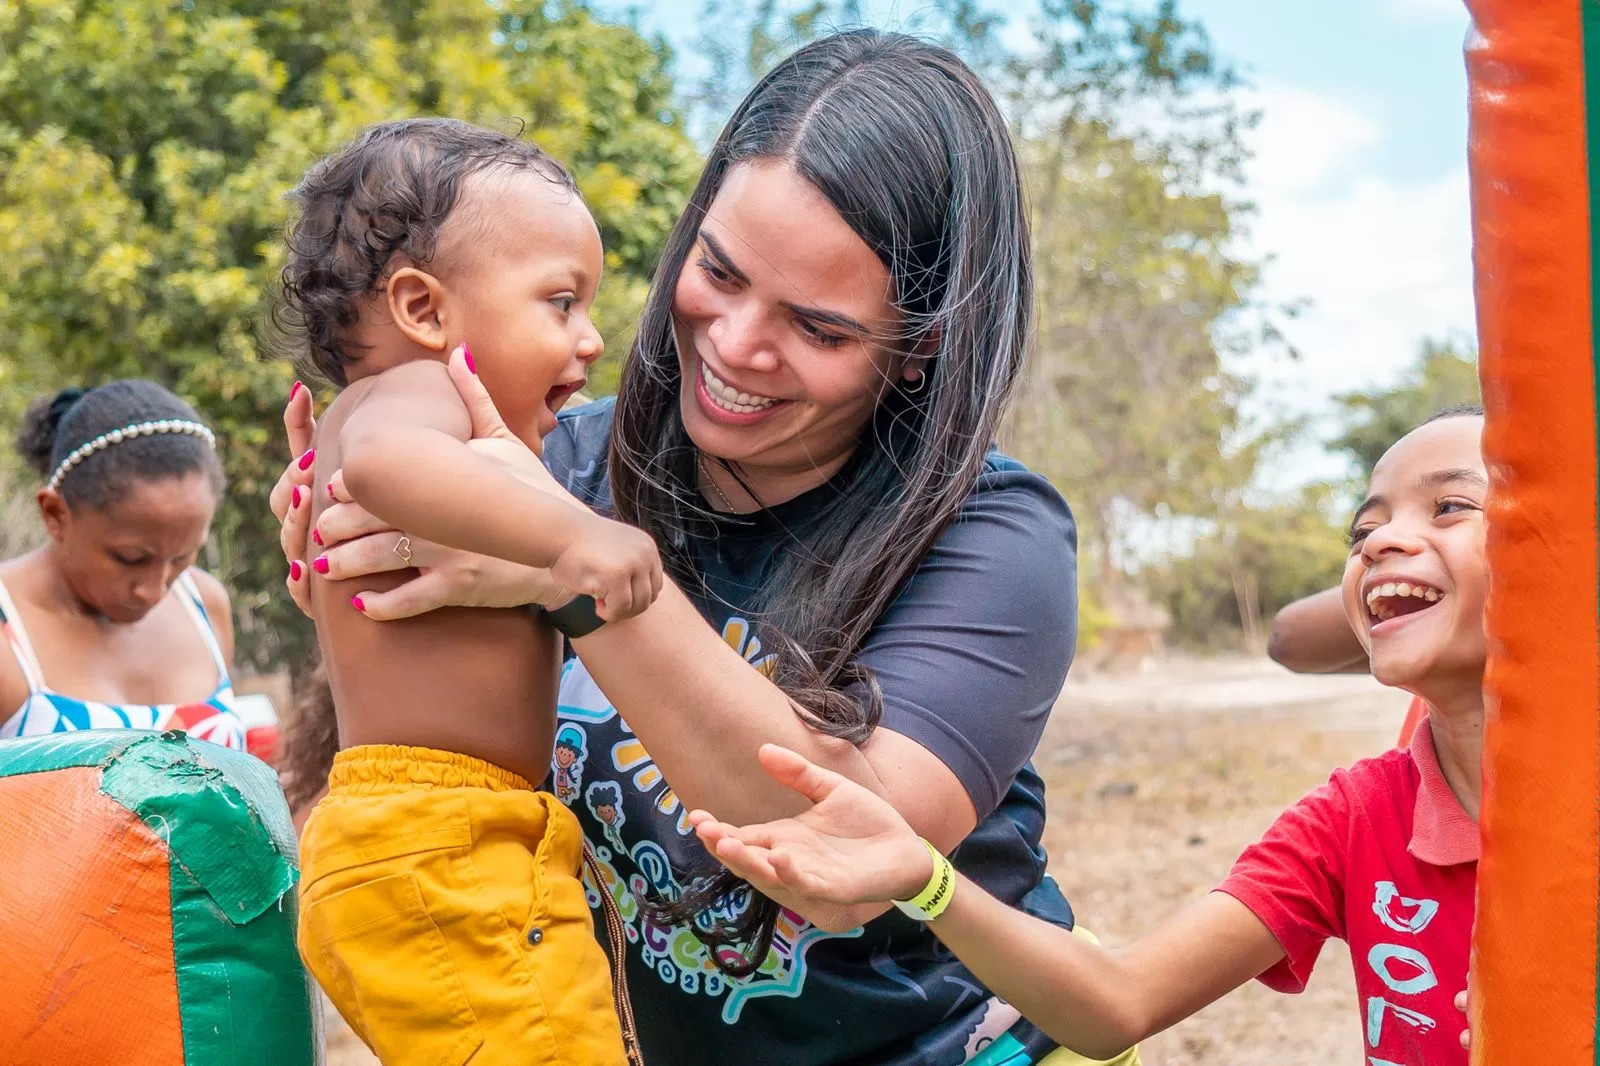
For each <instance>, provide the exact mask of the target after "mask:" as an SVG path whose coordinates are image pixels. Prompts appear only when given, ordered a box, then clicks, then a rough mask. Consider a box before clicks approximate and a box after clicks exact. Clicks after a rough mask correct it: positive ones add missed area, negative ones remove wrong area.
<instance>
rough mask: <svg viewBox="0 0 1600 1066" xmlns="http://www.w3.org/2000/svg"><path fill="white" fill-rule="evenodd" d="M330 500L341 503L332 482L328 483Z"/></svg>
mask: <svg viewBox="0 0 1600 1066" xmlns="http://www.w3.org/2000/svg"><path fill="white" fill-rule="evenodd" d="M328 499H330V500H332V501H333V502H334V503H338V502H339V497H338V496H336V495H334V492H333V482H331V481H330V482H328Z"/></svg>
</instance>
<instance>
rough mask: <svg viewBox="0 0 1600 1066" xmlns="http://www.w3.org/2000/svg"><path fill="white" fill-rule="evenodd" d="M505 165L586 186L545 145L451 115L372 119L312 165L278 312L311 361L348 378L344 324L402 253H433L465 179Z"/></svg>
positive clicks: (325, 372) (298, 192)
mask: <svg viewBox="0 0 1600 1066" xmlns="http://www.w3.org/2000/svg"><path fill="white" fill-rule="evenodd" d="M497 169H498V170H508V171H517V170H524V171H529V172H531V173H534V174H537V175H539V176H540V177H543V178H545V179H546V180H548V181H550V182H552V183H554V184H556V185H559V186H562V187H563V188H566V189H568V190H570V191H571V192H572V194H573V195H575V196H576V195H578V186H577V183H576V182H574V181H573V179H572V175H571V174H570V173H569V172H568V171H567V169H566V167H564V166H562V165H561V164H560V163H558V162H557V161H556V160H555V159H554V158H552V157H551V156H550V155H549V154H548V153H546V152H545V151H544V149H542V148H540V147H539V146H538V145H536V144H533V143H532V142H530V141H525V140H523V139H521V138H520V137H514V136H511V135H509V134H505V133H500V132H498V131H496V130H490V129H484V128H483V127H482V126H474V125H472V124H470V123H467V122H460V121H458V120H456V119H448V118H416V119H406V120H404V121H400V122H384V123H380V124H378V125H376V126H371V127H368V128H367V129H366V130H365V131H364V132H363V133H362V134H361V135H360V136H359V137H357V138H356V139H355V140H354V141H352V142H351V143H350V144H348V145H346V146H345V147H344V148H342V149H340V150H339V152H338V153H336V154H335V155H332V156H329V157H328V158H327V159H324V160H322V161H321V162H320V163H318V164H317V165H316V166H314V167H312V168H311V170H310V171H309V172H307V174H306V176H305V178H304V179H303V180H302V181H301V182H300V184H299V185H298V186H296V187H295V188H294V190H293V191H292V192H291V193H290V194H289V197H290V199H291V200H292V201H293V202H294V203H295V204H296V205H297V206H298V208H299V211H300V217H299V220H298V221H296V222H295V224H294V226H293V227H292V228H291V229H290V231H289V260H288V262H287V263H286V264H285V265H284V268H283V284H282V292H281V299H280V301H279V303H278V306H277V308H276V310H275V311H274V313H273V318H274V321H275V322H276V325H277V327H278V330H279V332H280V333H281V334H282V336H283V338H284V340H285V341H286V342H287V343H288V345H289V346H290V347H291V349H292V351H293V353H294V356H295V358H296V361H297V362H299V363H301V364H302V365H303V368H304V369H305V370H306V371H308V372H311V373H315V374H319V375H320V376H322V377H324V378H326V379H327V380H328V381H330V382H332V383H333V384H334V385H337V386H340V387H343V386H344V385H345V384H347V383H348V379H347V377H346V374H345V368H346V364H347V363H348V362H349V361H350V360H352V359H355V358H357V355H356V354H355V353H352V352H351V351H350V348H351V347H353V344H352V342H351V341H350V340H349V339H348V338H347V337H346V336H345V333H346V331H347V330H348V329H349V328H350V327H351V326H353V325H355V323H356V321H357V320H358V318H359V317H360V307H361V301H362V300H363V299H364V298H365V297H366V296H368V295H369V294H371V293H374V292H376V291H378V290H379V289H381V288H382V286H383V284H384V282H385V280H386V278H387V275H388V271H389V264H390V262H391V261H392V260H393V259H394V257H395V256H396V255H404V256H405V257H406V258H407V259H409V260H411V261H412V262H414V263H417V264H418V265H421V264H426V263H428V262H430V261H431V260H432V259H433V257H434V256H435V255H436V254H437V253H438V250H439V234H440V232H441V231H442V230H443V228H444V225H445V223H446V221H448V220H449V218H450V216H451V214H452V213H453V212H454V211H455V209H456V208H457V206H459V204H460V201H461V188H462V185H463V184H464V182H465V181H466V180H467V179H468V178H470V177H472V176H473V175H476V174H481V173H483V172H485V171H490V170H497Z"/></svg>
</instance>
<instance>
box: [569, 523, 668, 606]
mask: <svg viewBox="0 0 1600 1066" xmlns="http://www.w3.org/2000/svg"><path fill="white" fill-rule="evenodd" d="M550 576H551V577H552V578H554V579H555V580H556V581H557V582H558V583H559V584H561V585H562V586H563V587H565V588H567V589H570V590H571V591H573V592H579V593H584V594H586V595H589V596H593V597H594V604H595V612H596V613H597V614H599V615H600V617H601V618H603V619H605V620H606V621H607V622H618V621H621V620H622V619H624V618H631V617H633V616H634V615H636V614H638V613H640V612H641V611H643V610H644V609H645V608H646V607H648V606H650V605H651V604H652V603H654V602H655V599H656V597H657V596H659V595H660V594H661V556H660V554H659V553H657V551H656V544H655V541H653V540H651V539H650V535H649V534H648V533H645V532H643V531H642V530H638V529H634V528H633V527H632V526H627V525H623V524H622V523H621V522H611V521H608V520H606V519H604V518H595V519H594V520H593V521H589V522H585V523H584V526H583V533H582V534H581V535H580V536H579V537H578V539H577V540H576V541H574V542H573V544H572V546H571V547H570V548H568V549H567V550H566V551H564V552H562V553H561V557H560V558H559V559H557V560H556V562H555V565H554V566H552V567H551V568H550Z"/></svg>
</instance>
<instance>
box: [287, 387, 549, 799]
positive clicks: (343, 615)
mask: <svg viewBox="0 0 1600 1066" xmlns="http://www.w3.org/2000/svg"><path fill="white" fill-rule="evenodd" d="M376 380H377V379H365V380H362V381H359V382H356V383H355V384H353V385H351V386H350V387H349V388H348V389H346V390H345V392H344V393H343V394H341V395H340V397H339V398H338V400H336V401H335V402H334V404H333V406H332V407H330V408H329V409H328V413H327V415H326V416H325V417H324V418H323V419H322V421H321V422H320V423H319V424H318V427H317V442H316V448H317V456H316V476H315V479H314V480H313V482H312V484H313V485H314V486H316V487H317V488H316V491H313V492H312V494H311V507H312V512H311V520H312V522H313V523H315V521H316V519H317V516H318V515H320V514H321V513H322V511H323V510H324V509H326V508H327V507H328V506H330V505H331V501H330V500H329V497H328V494H327V493H326V491H324V490H323V489H322V488H321V486H323V485H326V484H327V481H328V478H329V477H331V476H332V474H333V472H334V471H335V470H337V469H338V468H339V464H340V456H339V431H340V427H341V426H343V424H344V421H345V419H346V418H348V417H349V415H350V413H351V411H353V410H354V409H355V407H357V406H358V405H359V404H360V402H361V398H362V396H363V395H364V394H365V392H366V391H367V388H368V387H370V386H371V385H372V384H374V383H375V381H376ZM484 506H486V507H491V506H493V502H492V501H487V500H486V501H484ZM380 536H393V539H394V540H396V541H397V542H398V540H399V536H398V534H393V535H391V534H380ZM416 576H417V572H416V571H415V570H401V571H396V572H394V573H390V574H378V575H372V576H368V577H363V578H357V579H354V580H349V581H331V580H329V579H327V578H324V577H322V576H321V575H319V574H317V573H315V571H314V570H313V572H312V573H311V575H310V580H311V603H312V614H313V617H314V619H315V621H316V624H317V640H318V642H319V643H320V644H321V646H322V656H323V660H324V662H325V664H326V667H327V673H328V681H329V683H330V685H331V686H332V688H333V701H334V707H335V710H336V713H337V715H338V720H339V744H340V747H345V748H348V747H352V746H354V745H357V744H410V745H416V746H419V747H427V748H436V749H439V750H441V751H453V752H459V753H461V754H464V755H471V756H474V757H476V758H479V759H483V760H485V761H486V762H490V763H493V764H495V765H496V766H501V767H504V768H505V769H507V770H511V771H513V772H514V773H517V774H520V775H522V776H523V777H525V778H527V779H528V781H529V782H531V783H532V784H534V785H537V784H539V783H540V782H541V781H542V780H543V779H544V777H545V775H546V774H547V772H548V771H549V766H550V748H551V743H552V740H553V733H554V727H555V702H556V681H557V678H558V675H559V669H560V653H559V645H558V644H557V640H556V637H555V635H554V633H553V632H552V631H551V630H550V629H549V628H548V627H546V626H544V625H542V624H540V623H539V622H537V621H536V620H535V619H534V617H533V615H532V614H531V612H529V611H527V610H488V609H477V608H472V609H468V608H446V609H443V610H438V611H433V612H431V613H429V614H426V615H423V616H422V617H420V618H413V619H407V620H404V621H393V622H374V621H372V620H371V619H368V618H364V617H362V615H361V614H360V612H358V611H356V610H355V608H354V607H352V606H351V604H350V598H351V597H352V596H354V595H356V594H357V593H360V592H383V591H387V590H388V589H391V588H394V587H395V586H397V585H400V584H401V583H403V582H405V581H407V580H409V579H411V578H414V577H416Z"/></svg>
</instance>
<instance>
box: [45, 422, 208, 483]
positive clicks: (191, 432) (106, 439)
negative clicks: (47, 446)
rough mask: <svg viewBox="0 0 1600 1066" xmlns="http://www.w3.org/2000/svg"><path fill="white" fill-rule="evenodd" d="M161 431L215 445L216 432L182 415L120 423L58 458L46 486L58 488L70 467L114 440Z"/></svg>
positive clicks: (123, 439)
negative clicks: (131, 423)
mask: <svg viewBox="0 0 1600 1066" xmlns="http://www.w3.org/2000/svg"><path fill="white" fill-rule="evenodd" d="M160 433H183V434H187V435H188V436H191V437H199V438H200V439H201V440H203V441H205V442H206V443H207V444H209V445H211V447H213V448H215V447H216V446H217V436H216V434H215V433H212V432H211V430H210V429H209V428H208V427H206V426H203V425H201V424H200V423H199V422H190V421H187V420H186V419H181V418H164V419H161V420H159V421H156V422H135V423H134V424H133V425H131V426H123V427H122V428H121V429H114V430H112V431H111V432H109V433H102V434H100V435H99V436H98V437H96V438H95V439H94V440H91V441H85V442H84V443H83V444H80V445H78V447H77V448H76V449H74V450H73V452H72V454H71V455H69V456H67V457H66V458H65V459H63V460H61V465H60V466H58V467H56V470H55V473H53V474H51V475H50V480H49V481H47V482H46V483H45V488H48V489H52V490H54V489H58V488H60V487H61V481H62V479H63V478H65V477H66V476H67V475H68V474H70V473H72V471H73V469H74V468H75V467H76V466H77V465H78V464H79V463H81V462H83V461H84V460H85V459H87V458H89V456H91V455H93V454H94V453H95V452H103V451H105V450H106V449H107V448H109V447H111V446H112V445H113V444H121V443H122V442H123V441H125V440H133V439H134V438H135V437H153V436H156V435H157V434H160Z"/></svg>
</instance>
